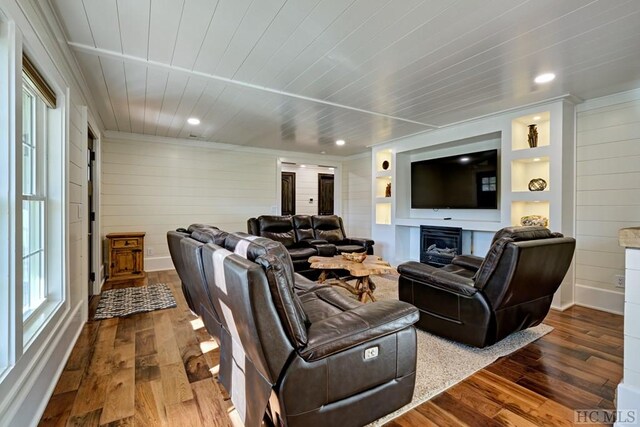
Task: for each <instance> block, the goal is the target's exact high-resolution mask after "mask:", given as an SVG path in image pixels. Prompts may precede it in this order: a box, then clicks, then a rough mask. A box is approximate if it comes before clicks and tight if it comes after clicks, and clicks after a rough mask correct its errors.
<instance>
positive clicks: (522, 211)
mask: <svg viewBox="0 0 640 427" xmlns="http://www.w3.org/2000/svg"><path fill="white" fill-rule="evenodd" d="M528 215H540V216H543V217H545V218H547V219H549V202H548V201H545V200H541V201H531V202H528V201H527V202H525V201H519V202H512V203H511V225H522V224H521V223H520V220H521V219H522V217H523V216H528ZM547 227H549V228H551V227H552V224H551V221H549V225H548V226H547Z"/></svg>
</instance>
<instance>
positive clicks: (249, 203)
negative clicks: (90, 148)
mask: <svg viewBox="0 0 640 427" xmlns="http://www.w3.org/2000/svg"><path fill="white" fill-rule="evenodd" d="M210 145H211V147H207V146H205V145H202V146H197V145H194V144H189V142H188V141H183V142H182V143H180V142H179V141H177V140H176V141H175V142H173V143H171V142H159V141H153V140H150V139H149V138H144V139H142V138H140V139H137V140H136V139H135V138H127V139H118V138H117V137H116V138H108V139H106V140H105V141H104V142H103V144H102V214H101V217H102V218H101V219H102V236H103V237H104V235H106V234H108V233H111V232H119V231H144V232H146V233H147V234H146V236H145V251H146V253H145V269H146V270H147V271H151V270H156V269H164V268H172V264H171V260H170V257H169V249H168V247H167V238H166V233H167V231H168V230H175V229H176V228H177V227H187V226H188V225H189V224H192V223H208V224H212V225H215V226H217V227H220V228H222V229H224V230H228V231H246V230H247V225H246V221H247V219H248V218H250V217H252V216H257V215H260V214H268V213H271V212H272V209H273V208H274V207H275V206H276V204H277V203H278V200H276V197H275V195H276V161H277V156H275V155H272V154H260V153H255V152H251V151H248V150H243V151H238V150H232V149H229V148H223V149H221V148H215V144H210Z"/></svg>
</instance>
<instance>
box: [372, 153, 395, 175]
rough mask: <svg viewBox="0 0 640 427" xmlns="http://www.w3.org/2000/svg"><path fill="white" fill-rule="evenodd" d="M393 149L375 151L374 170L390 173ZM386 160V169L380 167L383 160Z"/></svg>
mask: <svg viewBox="0 0 640 427" xmlns="http://www.w3.org/2000/svg"><path fill="white" fill-rule="evenodd" d="M392 160H393V151H391V150H390V149H388V150H380V151H378V152H377V153H376V172H382V173H389V174H391V167H392V165H393V163H392ZM385 161H386V162H388V163H389V166H388V167H387V169H385V168H383V167H382V164H383V163H384V162H385Z"/></svg>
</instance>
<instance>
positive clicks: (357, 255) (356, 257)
mask: <svg viewBox="0 0 640 427" xmlns="http://www.w3.org/2000/svg"><path fill="white" fill-rule="evenodd" d="M342 258H344V259H346V260H347V261H353V262H362V261H364V260H365V259H366V258H367V254H366V253H364V252H351V253H350V254H349V253H347V254H342Z"/></svg>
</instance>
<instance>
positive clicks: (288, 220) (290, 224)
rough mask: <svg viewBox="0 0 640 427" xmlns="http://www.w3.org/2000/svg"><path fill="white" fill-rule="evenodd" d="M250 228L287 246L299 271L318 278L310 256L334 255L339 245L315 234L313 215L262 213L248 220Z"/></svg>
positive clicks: (251, 230)
mask: <svg viewBox="0 0 640 427" xmlns="http://www.w3.org/2000/svg"><path fill="white" fill-rule="evenodd" d="M247 229H248V231H249V233H250V234H252V235H254V236H260V237H266V238H268V239H272V240H275V241H277V242H280V243H282V244H283V245H284V247H285V248H287V250H288V251H289V255H290V256H291V260H292V262H293V267H294V269H295V271H296V272H298V273H300V274H302V275H304V276H305V277H310V278H314V279H315V278H316V277H317V275H318V274H319V273H318V271H317V270H313V269H311V266H310V264H309V258H310V257H312V256H314V255H320V256H334V255H335V254H336V247H335V246H334V245H332V244H330V243H328V242H327V241H326V240H318V239H316V238H315V237H314V233H313V228H312V226H311V217H310V216H308V215H294V216H279V215H262V216H259V217H258V218H249V220H247Z"/></svg>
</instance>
